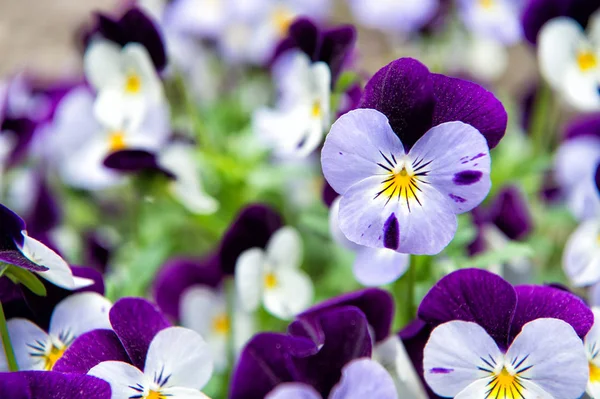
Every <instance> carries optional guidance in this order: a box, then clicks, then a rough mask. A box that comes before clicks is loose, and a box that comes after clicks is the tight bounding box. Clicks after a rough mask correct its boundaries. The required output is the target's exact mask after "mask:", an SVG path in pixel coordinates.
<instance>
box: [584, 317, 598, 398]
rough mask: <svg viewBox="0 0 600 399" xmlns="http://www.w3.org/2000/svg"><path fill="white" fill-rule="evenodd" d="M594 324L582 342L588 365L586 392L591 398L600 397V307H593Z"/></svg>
mask: <svg viewBox="0 0 600 399" xmlns="http://www.w3.org/2000/svg"><path fill="white" fill-rule="evenodd" d="M592 312H594V326H593V327H592V329H591V330H590V332H589V333H588V334H587V335H586V336H585V339H584V340H583V343H584V344H585V350H586V353H587V357H588V362H589V366H590V379H589V381H588V386H587V393H588V395H590V396H591V397H592V398H597V397H600V308H598V307H593V308H592Z"/></svg>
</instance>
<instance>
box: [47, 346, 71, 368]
mask: <svg viewBox="0 0 600 399" xmlns="http://www.w3.org/2000/svg"><path fill="white" fill-rule="evenodd" d="M65 350H67V348H66V347H65V346H63V347H58V346H55V345H52V346H51V347H50V350H49V351H48V352H46V354H45V355H44V356H43V358H44V370H46V371H51V370H52V368H54V365H55V364H56V362H57V361H58V359H60V358H61V357H62V355H63V354H64V353H65Z"/></svg>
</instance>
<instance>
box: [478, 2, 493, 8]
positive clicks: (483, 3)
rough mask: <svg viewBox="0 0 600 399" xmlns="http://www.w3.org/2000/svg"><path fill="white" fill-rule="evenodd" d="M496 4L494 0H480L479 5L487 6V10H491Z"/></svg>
mask: <svg viewBox="0 0 600 399" xmlns="http://www.w3.org/2000/svg"><path fill="white" fill-rule="evenodd" d="M494 4H495V3H494V0H479V5H480V6H481V7H483V8H485V9H486V10H489V9H491V8H492V7H494Z"/></svg>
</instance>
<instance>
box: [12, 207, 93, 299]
mask: <svg viewBox="0 0 600 399" xmlns="http://www.w3.org/2000/svg"><path fill="white" fill-rule="evenodd" d="M0 226H2V228H1V230H0V261H2V262H4V263H7V264H9V265H14V266H17V267H20V268H23V269H27V270H29V271H31V272H34V273H37V274H38V275H39V276H41V277H43V278H45V279H46V280H48V281H50V282H51V283H52V284H54V285H57V286H59V287H61V288H66V289H71V290H73V289H78V288H82V287H85V286H88V285H91V284H93V281H92V280H89V279H85V278H80V277H76V276H73V273H72V272H71V269H70V268H69V266H68V265H67V263H66V262H65V261H64V260H63V259H62V258H61V257H60V256H59V255H58V254H57V253H56V252H54V251H52V250H51V249H50V248H48V247H47V246H45V245H44V244H42V243H41V242H40V241H38V240H35V239H33V238H31V237H29V235H28V234H27V230H26V227H25V222H24V221H23V219H21V218H20V217H19V216H18V215H17V214H15V213H14V212H13V211H11V210H10V209H8V208H7V207H5V206H4V205H1V204H0Z"/></svg>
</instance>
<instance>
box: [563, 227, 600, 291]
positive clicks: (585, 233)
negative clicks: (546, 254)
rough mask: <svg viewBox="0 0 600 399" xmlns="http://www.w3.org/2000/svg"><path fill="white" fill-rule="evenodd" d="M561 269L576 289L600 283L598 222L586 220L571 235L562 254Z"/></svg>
mask: <svg viewBox="0 0 600 399" xmlns="http://www.w3.org/2000/svg"><path fill="white" fill-rule="evenodd" d="M563 269H564V270H565V273H566V274H567V276H568V277H569V280H570V281H571V283H572V284H573V285H574V286H576V287H583V286H589V285H593V284H596V283H598V282H600V220H598V219H590V220H586V221H584V222H583V223H582V224H580V225H579V227H577V229H576V230H575V231H574V232H573V234H571V236H570V237H569V240H568V241H567V244H566V245H565V250H564V252H563Z"/></svg>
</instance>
